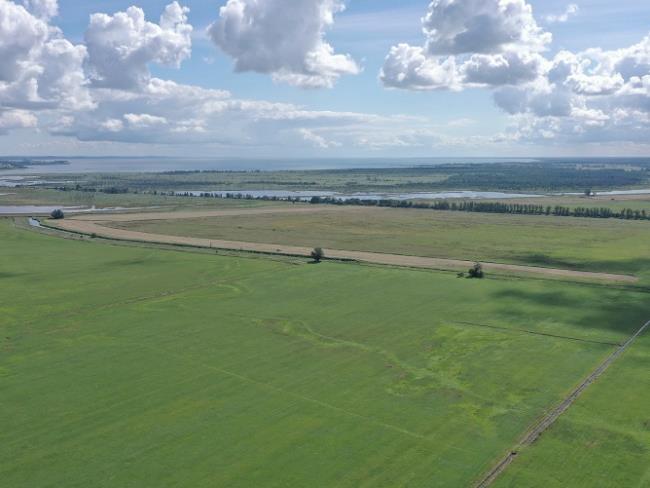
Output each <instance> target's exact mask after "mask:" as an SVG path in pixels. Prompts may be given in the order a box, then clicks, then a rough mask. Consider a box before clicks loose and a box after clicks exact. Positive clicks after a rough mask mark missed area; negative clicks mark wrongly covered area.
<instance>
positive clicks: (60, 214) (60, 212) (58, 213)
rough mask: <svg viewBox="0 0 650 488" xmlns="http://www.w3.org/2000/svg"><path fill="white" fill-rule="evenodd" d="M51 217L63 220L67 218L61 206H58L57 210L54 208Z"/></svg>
mask: <svg viewBox="0 0 650 488" xmlns="http://www.w3.org/2000/svg"><path fill="white" fill-rule="evenodd" d="M50 217H52V218H53V219H54V220H61V219H63V218H65V215H64V213H63V210H61V209H60V208H57V209H55V210H52V213H51V214H50Z"/></svg>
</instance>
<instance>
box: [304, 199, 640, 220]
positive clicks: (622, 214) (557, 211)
mask: <svg viewBox="0 0 650 488" xmlns="http://www.w3.org/2000/svg"><path fill="white" fill-rule="evenodd" d="M309 203H311V204H314V205H318V204H328V205H357V206H367V207H391V208H420V209H431V210H447V211H451V212H477V213H497V214H515V215H553V216H556V217H589V218H596V219H612V218H617V219H627V220H650V216H649V215H648V213H647V212H646V211H645V210H633V209H630V208H626V209H622V210H620V211H616V210H613V209H611V208H607V207H573V208H572V207H565V206H561V205H534V204H522V203H507V202H480V201H472V200H462V201H460V202H450V201H449V200H437V201H435V202H431V203H428V202H413V201H408V200H390V199H385V200H369V199H360V198H348V199H341V198H333V197H312V198H311V200H309Z"/></svg>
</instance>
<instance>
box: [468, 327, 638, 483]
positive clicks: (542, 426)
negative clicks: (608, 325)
mask: <svg viewBox="0 0 650 488" xmlns="http://www.w3.org/2000/svg"><path fill="white" fill-rule="evenodd" d="M649 327H650V320H649V321H648V322H646V323H645V324H643V325H642V326H641V327H640V328H639V329H638V330H637V331H636V332H635V333H634V334H632V335H631V336H630V337H629V338H628V339H627V340H626V341H625V342H624V343H623V344H621V345H620V346H619V347H618V348H616V350H614V352H612V353H611V354H610V355H609V356H607V358H606V359H605V360H604V361H603V362H602V363H600V365H599V366H598V367H597V368H596V369H595V370H594V371H593V372H592V373H591V374H590V375H589V376H587V378H586V379H584V380H583V381H582V382H581V383H580V384H579V385H578V386H577V387H576V388H574V389H573V390H572V391H571V393H570V394H569V395H568V396H567V397H566V398H565V399H564V400H562V402H561V403H560V404H559V405H557V406H556V407H555V408H553V410H551V411H550V412H549V413H548V414H546V415H545V416H544V417H542V419H541V420H539V421H538V422H537V423H535V424H534V425H533V426H532V427H531V428H530V429H529V430H528V431H527V432H526V434H525V435H524V436H523V438H522V439H521V440H520V441H519V443H518V444H517V446H516V447H515V448H514V449H513V450H511V451H510V452H509V453H508V454H507V455H506V456H505V457H504V458H503V459H501V460H500V461H499V462H498V463H497V464H496V466H494V467H493V468H492V469H491V470H490V471H489V472H488V473H487V474H486V475H485V476H484V477H483V478H482V479H481V481H479V482H478V483H477V484H476V485H475V487H476V488H487V487H488V486H491V485H492V483H493V482H494V481H495V480H496V479H497V478H498V477H499V475H500V474H501V473H503V471H505V469H506V468H507V467H508V466H509V465H510V464H512V462H513V461H514V460H515V458H516V457H517V455H518V454H519V451H520V450H521V449H522V448H524V447H527V446H530V445H532V444H533V443H535V441H537V439H539V438H540V436H541V435H542V434H543V433H544V431H546V430H547V429H548V428H549V427H551V425H553V424H554V423H555V421H556V420H557V419H558V418H559V417H560V416H561V415H562V414H563V413H564V412H566V411H567V410H568V409H569V407H571V405H573V403H574V402H575V401H576V400H577V399H578V398H579V397H580V395H582V393H583V392H584V391H585V390H586V389H587V388H588V387H589V386H590V385H591V384H592V383H594V382H595V381H596V380H597V379H598V378H600V376H602V374H603V373H604V372H605V371H607V369H608V368H609V367H610V366H611V365H612V364H613V363H614V361H616V360H617V359H618V358H619V357H620V356H621V355H622V354H623V353H624V352H625V351H626V350H627V349H628V348H629V347H630V346H631V345H632V344H633V343H634V342H635V341H636V339H637V338H638V337H639V336H641V334H643V333H644V332H645V331H646V329H648V328H649Z"/></svg>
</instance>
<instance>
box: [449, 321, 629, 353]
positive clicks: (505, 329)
mask: <svg viewBox="0 0 650 488" xmlns="http://www.w3.org/2000/svg"><path fill="white" fill-rule="evenodd" d="M450 323H451V324H460V325H469V326H472V327H485V328H487V329H494V330H500V331H503V332H521V333H523V334H530V335H536V336H543V337H551V338H554V339H565V340H568V341H576V342H586V343H588V344H600V345H603V346H617V347H618V346H620V345H621V343H620V342H605V341H597V340H594V339H581V338H580V337H571V336H563V335H559V334H551V333H549V332H537V331H534V330H529V329H519V328H517V327H500V326H498V325H489V324H479V323H476V322H461V321H453V322H450Z"/></svg>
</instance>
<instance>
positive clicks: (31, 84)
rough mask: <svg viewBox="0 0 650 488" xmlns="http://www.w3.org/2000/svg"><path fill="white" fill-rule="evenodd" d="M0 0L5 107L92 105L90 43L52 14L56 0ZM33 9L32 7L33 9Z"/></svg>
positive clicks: (0, 89) (0, 88)
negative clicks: (53, 21) (71, 36)
mask: <svg viewBox="0 0 650 488" xmlns="http://www.w3.org/2000/svg"><path fill="white" fill-rule="evenodd" d="M26 6H27V7H28V8H29V9H30V10H29V11H28V10H27V8H25V6H23V5H19V4H16V3H14V2H10V1H8V0H0V59H2V62H1V63H0V108H1V107H14V108H22V109H31V110H43V109H53V108H63V109H70V110H77V109H83V108H87V107H90V106H92V100H91V98H90V95H89V92H88V90H87V86H86V85H87V80H86V76H85V74H84V71H83V63H84V60H85V59H86V55H87V52H86V48H85V46H83V45H74V44H72V43H71V42H69V41H68V40H66V39H65V38H64V37H63V34H62V33H61V31H60V30H59V29H57V28H56V27H53V26H51V25H49V23H48V20H49V17H50V16H51V15H55V14H56V11H57V4H56V2H51V1H50V2H35V1H33V2H26ZM32 11H33V13H32Z"/></svg>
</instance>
